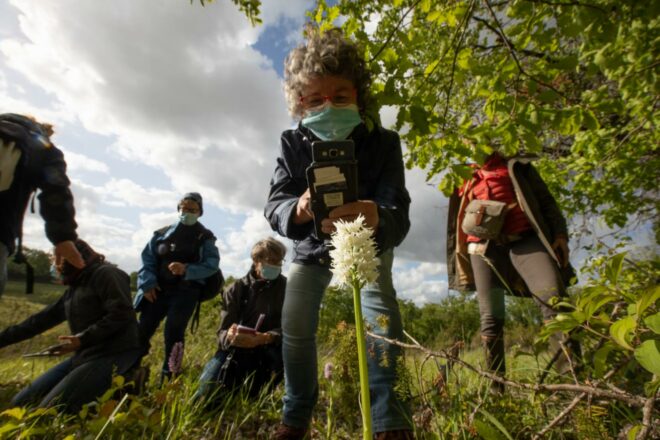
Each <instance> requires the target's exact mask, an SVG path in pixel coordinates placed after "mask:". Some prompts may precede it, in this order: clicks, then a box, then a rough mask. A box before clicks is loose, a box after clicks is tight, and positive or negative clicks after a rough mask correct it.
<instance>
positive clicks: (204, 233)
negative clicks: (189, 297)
mask: <svg viewBox="0 0 660 440" xmlns="http://www.w3.org/2000/svg"><path fill="white" fill-rule="evenodd" d="M196 225H197V227H198V231H199V232H198V234H197V239H196V240H197V251H198V252H199V249H201V247H202V246H203V244H204V242H205V241H206V240H208V239H209V238H215V235H213V232H211V231H210V230H208V229H206V228H205V227H204V226H202V225H201V224H200V223H199V222H197V224H196ZM199 260H200V261H201V260H202V255H201V254H200V256H199ZM201 310H202V301H201V300H198V301H197V305H196V306H195V311H194V312H193V317H192V320H191V321H190V334H193V335H194V334H195V332H196V331H197V329H198V328H199V314H200V312H201Z"/></svg>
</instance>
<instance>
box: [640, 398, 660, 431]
mask: <svg viewBox="0 0 660 440" xmlns="http://www.w3.org/2000/svg"><path fill="white" fill-rule="evenodd" d="M656 398H657V397H650V398H648V399H646V403H645V404H644V409H643V410H642V429H640V430H639V433H638V434H637V438H636V440H645V439H646V438H647V437H648V435H649V434H650V433H651V429H652V428H653V423H652V421H653V406H654V404H655V400H656Z"/></svg>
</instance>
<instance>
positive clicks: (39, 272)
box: [7, 247, 52, 281]
mask: <svg viewBox="0 0 660 440" xmlns="http://www.w3.org/2000/svg"><path fill="white" fill-rule="evenodd" d="M23 253H24V254H25V257H26V258H27V260H28V263H30V264H31V265H32V268H33V269H34V277H35V279H37V280H39V281H49V280H50V264H51V263H50V262H51V258H52V255H51V254H50V253H49V252H44V251H41V250H39V249H31V248H28V247H23ZM7 273H8V274H9V276H10V278H13V279H17V280H24V279H25V265H24V264H16V263H15V262H14V260H13V258H10V259H9V261H8V262H7Z"/></svg>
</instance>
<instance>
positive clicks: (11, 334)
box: [0, 239, 139, 412]
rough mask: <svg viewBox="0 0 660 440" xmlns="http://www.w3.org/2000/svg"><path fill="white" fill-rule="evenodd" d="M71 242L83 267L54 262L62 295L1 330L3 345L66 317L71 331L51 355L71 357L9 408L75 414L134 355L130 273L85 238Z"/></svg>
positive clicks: (126, 366)
mask: <svg viewBox="0 0 660 440" xmlns="http://www.w3.org/2000/svg"><path fill="white" fill-rule="evenodd" d="M75 245H76V249H77V250H78V251H79V252H80V254H81V255H82V257H83V259H84V261H85V268H84V269H78V268H76V267H74V266H73V265H71V264H70V263H68V262H63V263H60V264H59V265H56V267H55V268H54V275H55V276H57V277H58V278H60V279H61V281H62V283H63V284H65V285H67V286H68V289H67V290H66V291H65V292H64V294H63V295H62V297H61V298H60V299H59V300H57V301H56V302H55V303H53V304H51V305H49V306H48V307H46V308H45V309H43V310H42V311H41V312H39V313H37V314H35V315H32V316H31V317H29V318H27V319H26V320H25V321H23V322H21V323H20V324H17V325H13V326H11V327H9V328H7V329H5V330H4V331H2V332H1V333H0V348H2V347H6V346H7V345H11V344H15V343H17V342H20V341H23V340H25V339H29V338H31V337H33V336H36V335H38V334H40V333H43V332H44V331H46V330H48V329H50V328H53V327H55V326H56V325H58V324H60V323H62V322H64V321H68V323H69V328H70V330H71V333H70V335H65V336H60V337H59V339H60V342H62V344H61V345H60V346H58V347H57V348H53V349H52V350H51V353H50V354H53V355H64V354H69V353H73V356H71V357H70V358H68V359H67V360H65V361H63V362H62V363H60V364H58V365H56V366H55V367H53V368H51V369H50V370H48V371H47V372H46V373H44V374H43V375H41V376H40V377H38V378H37V379H36V380H35V381H34V382H32V383H31V384H30V385H29V386H28V387H27V388H25V389H23V390H22V391H20V392H19V393H18V394H17V395H16V396H15V397H14V398H13V399H12V401H11V405H12V406H26V405H32V404H37V405H38V406H39V407H48V406H53V405H62V408H63V410H64V411H66V412H76V411H78V410H79V409H80V408H81V406H82V405H83V404H85V403H88V402H91V401H93V400H94V399H96V398H97V397H99V396H100V395H102V394H103V393H104V392H105V391H106V390H107V389H108V388H109V387H110V385H111V383H112V374H113V373H116V374H124V373H126V372H127V371H128V370H129V369H130V368H131V367H132V366H133V365H134V364H135V362H136V361H137V359H138V356H139V343H138V331H137V320H136V317H135V311H134V310H133V307H132V305H131V289H130V280H129V277H128V275H127V274H126V273H125V272H123V271H122V270H120V269H118V268H117V267H116V266H114V265H112V264H109V263H107V262H105V261H104V259H105V258H104V256H103V255H99V254H97V253H96V252H95V251H94V250H93V249H92V248H91V247H90V246H89V245H88V244H87V243H85V242H84V241H82V240H80V239H77V240H76V241H75Z"/></svg>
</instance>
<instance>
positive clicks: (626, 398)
mask: <svg viewBox="0 0 660 440" xmlns="http://www.w3.org/2000/svg"><path fill="white" fill-rule="evenodd" d="M367 334H368V335H369V336H370V337H372V338H375V339H380V340H382V341H385V342H387V343H389V344H393V345H397V346H399V347H402V348H412V349H415V350H420V351H422V352H423V353H427V354H431V355H433V356H437V357H440V358H443V359H447V360H451V361H453V362H455V363H457V364H459V365H461V366H463V367H464V368H467V369H468V370H470V371H472V372H474V373H477V374H478V375H480V376H482V377H485V378H487V379H490V380H492V381H494V382H498V383H501V384H503V385H506V386H508V387H513V388H520V389H524V390H529V391H535V392H543V391H545V392H554V391H568V392H572V393H586V394H587V395H590V396H591V395H593V396H596V397H602V398H605V399H614V400H619V401H621V402H625V403H627V404H628V405H631V406H634V407H644V406H645V405H647V404H648V400H649V399H647V398H644V397H640V396H636V395H633V394H630V393H627V392H623V393H621V392H617V391H612V390H606V389H603V388H598V387H595V386H589V385H583V384H550V385H545V384H534V385H532V384H528V383H522V382H516V381H514V380H511V379H506V378H504V377H501V376H498V375H496V374H494V373H491V372H488V371H484V370H482V369H480V368H478V367H475V366H474V365H472V364H469V363H467V362H465V361H464V360H462V359H461V358H459V357H458V356H454V355H452V354H451V353H448V352H447V351H446V350H442V351H434V350H429V349H428V348H426V347H424V346H422V345H419V344H406V343H405V342H400V341H397V340H396V339H390V338H386V337H384V336H380V335H377V334H375V333H372V332H367Z"/></svg>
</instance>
